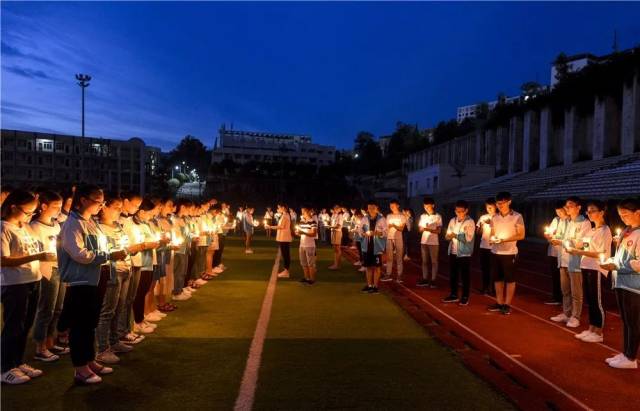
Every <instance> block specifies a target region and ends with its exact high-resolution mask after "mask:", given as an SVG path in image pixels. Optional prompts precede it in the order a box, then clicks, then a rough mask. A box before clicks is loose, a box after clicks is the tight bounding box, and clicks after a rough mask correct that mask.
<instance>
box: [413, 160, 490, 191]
mask: <svg viewBox="0 0 640 411" xmlns="http://www.w3.org/2000/svg"><path fill="white" fill-rule="evenodd" d="M493 176H494V170H493V167H491V166H486V165H479V164H469V165H466V166H465V167H464V168H463V169H458V170H456V168H455V167H454V166H453V165H451V164H446V163H438V164H433V165H431V166H428V167H425V168H422V169H418V170H415V171H411V172H409V173H408V174H407V197H408V198H411V197H416V196H425V195H433V194H435V193H438V192H440V191H446V190H451V189H454V188H459V187H464V186H467V185H471V184H477V183H479V182H482V181H486V180H490V179H492V178H493Z"/></svg>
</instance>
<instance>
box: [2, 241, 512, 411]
mask: <svg viewBox="0 0 640 411" xmlns="http://www.w3.org/2000/svg"><path fill="white" fill-rule="evenodd" d="M253 248H254V250H255V254H252V255H245V254H244V250H243V247H242V244H241V242H240V239H239V238H238V237H229V238H228V239H227V249H226V250H225V264H226V265H227V266H228V267H229V269H228V270H227V271H226V272H225V273H224V274H223V275H222V276H220V277H219V278H217V279H215V280H213V281H212V282H210V283H209V284H207V285H206V286H204V287H203V288H201V289H200V290H199V291H198V292H197V293H196V294H195V295H194V298H192V299H191V300H189V301H186V302H183V303H179V306H180V308H179V309H178V310H177V311H175V312H174V313H172V314H170V315H169V316H168V317H167V318H165V319H164V320H162V321H161V322H160V323H159V327H158V330H157V331H156V332H155V333H154V334H152V335H150V336H148V338H147V340H145V341H144V342H142V343H141V344H139V345H137V346H136V347H135V349H134V351H133V352H131V353H128V354H123V355H122V356H121V358H122V361H121V362H120V363H119V364H117V365H115V366H114V368H115V373H114V374H113V375H110V376H106V377H105V378H104V382H103V383H102V384H99V385H96V386H91V387H77V386H74V385H73V384H72V375H73V371H72V367H71V363H70V360H69V359H68V358H67V357H63V359H61V360H60V361H58V362H57V363H53V364H43V363H39V362H38V363H36V362H35V361H34V360H31V358H30V357H31V355H32V353H33V346H32V344H29V347H28V348H27V360H28V362H29V363H31V364H32V365H36V366H38V367H41V368H42V369H43V370H44V371H45V375H44V376H42V377H40V378H38V379H36V380H34V381H31V382H29V383H27V384H25V385H22V386H6V385H3V386H2V408H3V409H6V410H22V409H25V410H27V409H30V410H31V409H50V410H58V409H60V410H61V409H64V410H83V409H109V410H113V409H183V410H194V409H214V410H217V409H232V408H233V405H234V402H235V399H236V396H237V394H238V389H239V386H240V380H241V378H242V373H243V371H244V366H245V362H246V359H247V355H248V350H249V345H250V343H251V338H252V336H253V332H254V329H255V325H256V322H257V319H258V316H259V312H260V308H261V304H262V300H263V297H264V293H265V290H266V287H267V282H268V279H269V276H270V275H271V268H272V264H273V259H274V256H275V252H276V247H275V242H274V241H273V240H272V239H265V238H259V239H256V241H255V242H254V247H253ZM291 251H292V253H291V254H292V260H293V261H292V278H291V279H290V280H279V282H278V284H277V288H276V294H275V299H274V305H273V311H272V315H271V322H270V324H269V330H268V335H267V339H266V342H265V346H264V352H263V357H262V365H261V369H260V373H259V379H258V388H257V392H256V398H255V404H254V408H255V409H289V410H294V409H295V410H307V409H326V408H332V409H347V408H348V409H398V410H407V409H452V410H454V409H455V410H460V409H474V410H482V409H492V410H500V409H511V408H512V406H511V405H510V404H509V403H508V402H507V401H506V400H505V399H504V398H503V397H502V396H500V395H499V394H497V393H496V392H495V391H493V390H492V389H491V388H490V387H489V386H487V385H486V384H485V383H484V382H482V381H481V380H480V379H478V378H477V377H475V376H474V375H473V374H472V373H471V372H469V371H468V370H466V369H465V368H464V367H463V366H462V365H461V363H460V362H459V361H458V360H457V359H456V357H455V356H454V355H453V354H452V353H451V352H450V351H448V350H446V349H445V348H443V347H441V346H440V345H438V344H437V343H435V342H434V340H433V339H432V338H431V337H430V336H429V335H428V334H426V333H425V331H424V330H423V329H422V328H421V327H420V326H418V325H417V324H416V323H415V322H414V321H413V320H412V319H411V318H410V317H408V316H407V315H406V314H405V313H404V312H403V311H402V310H401V309H400V308H399V307H398V306H397V305H395V304H394V303H393V301H391V299H389V298H388V297H387V296H385V295H363V294H360V292H359V290H360V288H361V287H362V285H363V283H362V274H361V273H358V272H356V271H355V270H354V269H353V268H352V267H351V266H350V264H346V263H345V264H343V268H342V269H341V270H340V271H329V270H327V269H326V267H327V266H328V265H329V264H330V263H331V258H332V254H331V250H330V249H328V248H326V247H324V248H321V249H319V251H318V260H319V261H318V264H319V268H320V272H319V274H318V280H319V281H318V283H317V284H316V285H314V286H312V287H305V286H303V285H301V284H299V283H298V282H297V280H298V279H299V278H300V276H301V269H300V267H299V264H298V259H297V244H294V245H292V249H291Z"/></svg>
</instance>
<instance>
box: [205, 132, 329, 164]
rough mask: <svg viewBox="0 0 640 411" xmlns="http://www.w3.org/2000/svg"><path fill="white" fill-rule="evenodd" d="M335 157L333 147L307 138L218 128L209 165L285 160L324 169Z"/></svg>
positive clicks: (309, 137)
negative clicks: (227, 161)
mask: <svg viewBox="0 0 640 411" xmlns="http://www.w3.org/2000/svg"><path fill="white" fill-rule="evenodd" d="M335 157H336V148H335V147H333V146H324V145H320V144H314V143H313V142H312V141H311V136H307V135H299V134H276V133H266V132H257V131H241V130H228V129H226V127H225V126H224V125H222V127H221V128H220V130H219V136H218V139H217V140H216V142H215V144H214V147H213V153H212V157H211V162H212V163H219V162H221V161H223V160H232V161H234V162H236V163H240V164H244V163H247V162H250V161H258V162H279V161H289V162H294V163H307V164H313V165H316V166H324V165H329V164H332V163H334V162H335Z"/></svg>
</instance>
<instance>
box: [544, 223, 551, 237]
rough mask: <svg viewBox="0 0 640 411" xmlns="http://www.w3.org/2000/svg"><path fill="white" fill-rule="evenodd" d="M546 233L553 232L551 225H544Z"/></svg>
mask: <svg viewBox="0 0 640 411" xmlns="http://www.w3.org/2000/svg"><path fill="white" fill-rule="evenodd" d="M544 233H545V234H546V235H550V234H551V227H549V226H548V225H547V226H545V227H544Z"/></svg>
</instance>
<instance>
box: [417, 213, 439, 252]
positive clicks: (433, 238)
mask: <svg viewBox="0 0 640 411" xmlns="http://www.w3.org/2000/svg"><path fill="white" fill-rule="evenodd" d="M418 226H420V227H423V228H430V229H432V230H433V229H436V228H438V227H442V216H441V215H440V214H438V213H434V214H429V213H424V214H422V215H421V216H420V222H419V223H418ZM420 244H428V245H438V244H440V239H439V238H438V234H436V233H432V232H430V231H423V232H422V238H421V239H420Z"/></svg>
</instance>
